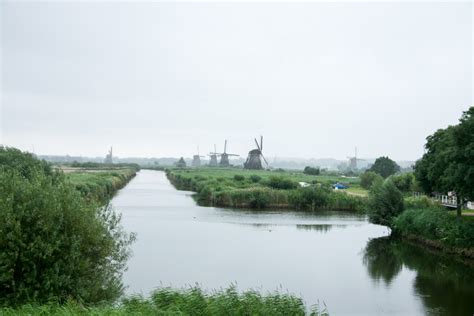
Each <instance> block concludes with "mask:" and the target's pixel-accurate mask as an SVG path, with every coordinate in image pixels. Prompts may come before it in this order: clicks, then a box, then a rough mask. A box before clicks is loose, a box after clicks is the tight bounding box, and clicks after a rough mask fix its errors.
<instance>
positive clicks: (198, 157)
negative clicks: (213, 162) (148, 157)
mask: <svg viewBox="0 0 474 316" xmlns="http://www.w3.org/2000/svg"><path fill="white" fill-rule="evenodd" d="M201 158H204V156H201V155H199V146H198V148H197V155H194V156H193V162H192V163H191V166H193V167H201Z"/></svg>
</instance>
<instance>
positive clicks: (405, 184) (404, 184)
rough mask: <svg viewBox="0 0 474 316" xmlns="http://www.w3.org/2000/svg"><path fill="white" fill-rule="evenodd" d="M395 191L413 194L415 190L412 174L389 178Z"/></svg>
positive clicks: (407, 173)
mask: <svg viewBox="0 0 474 316" xmlns="http://www.w3.org/2000/svg"><path fill="white" fill-rule="evenodd" d="M390 179H391V180H392V181H393V183H394V184H395V186H396V187H397V189H399V190H400V191H402V192H405V193H407V192H413V191H414V188H415V175H414V174H413V173H412V172H406V173H401V174H396V175H392V176H390Z"/></svg>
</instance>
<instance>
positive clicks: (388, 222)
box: [367, 179, 404, 227]
mask: <svg viewBox="0 0 474 316" xmlns="http://www.w3.org/2000/svg"><path fill="white" fill-rule="evenodd" d="M367 207H368V213H369V220H370V222H371V223H374V224H380V225H385V226H389V227H391V226H392V220H393V218H394V217H396V216H397V215H398V214H400V213H401V212H402V211H403V209H404V201H403V195H402V193H401V192H400V190H398V188H397V187H396V186H395V184H394V183H393V181H392V180H391V179H387V180H385V181H384V182H381V181H377V182H375V183H374V184H373V185H372V188H371V190H370V193H369V201H368V206H367Z"/></svg>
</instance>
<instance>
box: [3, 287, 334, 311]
mask: <svg viewBox="0 0 474 316" xmlns="http://www.w3.org/2000/svg"><path fill="white" fill-rule="evenodd" d="M306 310H307V309H306V307H305V305H304V303H303V301H302V299H301V298H299V297H297V296H295V295H291V294H288V293H280V292H273V293H268V294H265V295H262V294H261V293H259V292H257V291H254V290H248V291H245V292H243V293H239V292H238V291H237V289H236V288H235V286H231V287H230V288H228V289H224V290H219V291H214V292H212V293H207V292H204V291H203V290H201V289H200V288H199V287H192V288H188V289H183V290H175V289H171V288H160V289H157V290H155V291H154V292H153V293H152V294H151V297H150V298H144V297H142V296H134V297H130V298H126V299H124V300H123V301H122V302H121V304H119V305H117V306H111V305H104V306H97V307H84V306H82V305H80V304H77V303H75V302H68V303H67V304H65V305H63V306H59V305H56V304H49V305H43V306H35V305H24V306H22V307H19V308H3V309H0V314H1V315H5V316H13V315H15V316H16V315H20V316H23V315H24V316H26V315H39V314H41V315H71V316H75V315H180V316H192V315H202V316H220V315H235V316H245V315H255V316H266V315H276V316H278V315H281V316H287V315H302V316H303V315H306ZM310 315H313V316H324V315H328V314H327V312H326V310H319V306H317V305H316V306H312V307H311V310H310Z"/></svg>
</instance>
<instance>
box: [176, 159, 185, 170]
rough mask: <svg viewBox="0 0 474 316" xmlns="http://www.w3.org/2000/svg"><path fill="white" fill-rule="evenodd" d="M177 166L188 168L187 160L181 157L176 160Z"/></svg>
mask: <svg viewBox="0 0 474 316" xmlns="http://www.w3.org/2000/svg"><path fill="white" fill-rule="evenodd" d="M176 167H178V168H186V161H184V158H183V157H181V158H179V160H178V161H177V162H176Z"/></svg>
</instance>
